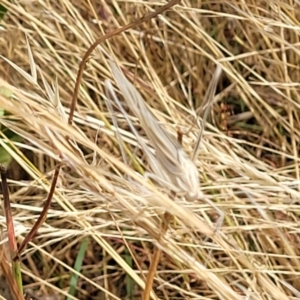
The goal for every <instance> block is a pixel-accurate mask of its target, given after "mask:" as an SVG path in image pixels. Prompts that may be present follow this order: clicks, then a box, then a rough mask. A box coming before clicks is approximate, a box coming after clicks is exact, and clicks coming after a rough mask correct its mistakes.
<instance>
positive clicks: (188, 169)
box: [109, 61, 201, 200]
mask: <svg viewBox="0 0 300 300" xmlns="http://www.w3.org/2000/svg"><path fill="white" fill-rule="evenodd" d="M109 63H110V66H111V69H112V73H113V75H114V77H115V80H116V83H117V85H118V87H119V89H120V91H121V93H122V95H123V97H124V99H125V101H126V103H127V105H128V106H129V108H130V110H131V111H132V112H133V113H134V115H135V116H136V117H137V118H138V119H139V121H140V123H141V126H142V128H143V129H144V130H145V132H146V134H147V136H148V138H149V140H150V142H151V144H152V146H153V148H154V150H155V158H156V159H155V160H153V159H150V161H149V164H150V167H151V169H152V171H153V173H154V174H155V176H157V177H158V183H159V181H161V182H167V183H168V184H171V185H172V186H174V191H175V192H179V193H182V194H184V195H185V196H186V198H187V199H188V200H193V199H197V198H198V197H199V196H201V192H200V189H199V175H198V170H197V168H196V166H195V164H194V163H193V161H192V160H191V159H190V158H189V157H188V155H187V154H186V153H185V152H184V150H183V149H182V147H181V145H180V144H179V142H178V141H177V140H176V138H175V137H174V136H172V135H171V134H170V133H169V132H167V130H166V129H165V128H163V127H162V126H161V125H160V124H159V123H158V120H157V119H156V117H155V116H154V115H153V113H152V112H151V111H150V110H149V109H148V107H147V105H146V103H145V101H144V99H143V98H142V96H141V94H140V93H139V92H138V91H137V89H136V88H135V87H134V86H133V85H132V84H131V83H130V82H129V81H128V80H127V79H126V77H125V76H124V74H123V72H122V71H121V70H120V69H119V68H118V67H117V66H116V64H115V63H114V62H112V61H109Z"/></svg>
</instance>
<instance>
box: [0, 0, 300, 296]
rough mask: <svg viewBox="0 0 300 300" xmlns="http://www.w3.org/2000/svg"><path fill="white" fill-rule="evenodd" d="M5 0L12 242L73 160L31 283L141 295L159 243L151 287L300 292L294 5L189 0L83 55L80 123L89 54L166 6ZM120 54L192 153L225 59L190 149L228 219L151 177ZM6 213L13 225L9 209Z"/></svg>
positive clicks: (33, 246) (1, 66) (298, 14)
mask: <svg viewBox="0 0 300 300" xmlns="http://www.w3.org/2000/svg"><path fill="white" fill-rule="evenodd" d="M1 4H2V5H4V6H5V7H7V10H8V11H7V13H6V14H5V16H4V18H3V19H2V20H1V23H0V26H1V27H0V30H1V31H0V32H1V34H0V45H1V50H0V53H1V60H0V108H1V109H4V110H5V111H7V112H9V114H8V115H5V116H3V117H1V124H2V126H6V127H7V128H9V129H10V130H11V131H13V132H15V133H16V134H18V135H19V136H21V137H22V141H21V142H13V141H11V140H9V139H7V138H6V137H5V135H4V134H1V139H0V146H1V147H2V148H4V149H6V150H7V151H9V153H10V154H11V155H12V157H13V159H14V162H13V163H12V164H11V165H10V167H9V174H10V176H9V181H8V182H9V186H10V191H11V202H12V209H13V217H14V222H15V226H16V228H15V230H16V235H17V238H18V242H20V243H21V242H22V241H23V239H24V238H25V236H26V234H27V233H28V232H29V230H30V229H31V228H32V226H33V225H34V223H35V221H36V220H37V218H38V216H39V213H40V212H41V210H42V206H43V202H44V201H45V199H46V197H47V193H48V191H49V187H50V183H51V178H52V176H53V173H54V169H55V167H56V166H57V164H59V163H63V164H64V165H63V167H62V170H61V172H60V176H59V182H58V185H57V189H56V192H55V196H54V199H53V202H52V204H51V208H50V210H49V212H48V215H47V219H46V220H45V222H44V224H43V226H42V227H41V228H40V229H39V232H38V235H37V236H35V237H34V239H33V240H32V241H31V242H30V243H29V245H28V246H27V248H26V249H25V251H24V252H23V254H22V256H21V260H22V272H23V273H22V274H23V282H24V291H25V292H26V293H27V295H29V296H30V297H32V298H33V299H80V300H83V299H141V295H142V293H143V290H144V289H145V282H146V277H147V274H148V271H149V265H150V263H151V261H152V259H153V253H154V252H155V251H156V250H157V248H159V249H161V250H162V255H161V257H160V260H159V262H158V267H157V270H156V272H155V276H154V281H153V289H152V293H151V299H166V300H167V299H230V300H235V299H281V300H286V299H299V298H300V284H299V280H298V278H299V275H300V259H299V258H300V248H299V244H300V243H299V242H300V240H299V233H298V231H299V201H298V199H300V181H299V179H300V178H299V177H300V172H299V163H300V162H299V158H298V152H299V150H298V149H299V144H300V143H299V142H300V118H299V113H298V111H299V108H300V92H299V60H300V55H299V45H300V42H299V29H300V24H299V21H298V20H300V4H299V1H295V0H282V1H273V0H268V1H251V0H245V1H206V2H204V1H200V0H199V1H198V0H182V1H181V2H180V4H179V5H176V6H175V7H173V8H172V9H170V10H168V11H167V12H165V13H163V14H162V15H161V16H160V17H158V18H156V19H153V20H151V21H148V22H146V23H143V24H142V25H140V26H138V27H135V28H133V29H130V30H128V31H127V32H125V33H122V34H120V35H116V36H114V37H112V38H111V39H109V40H107V41H106V42H104V43H103V44H101V45H100V46H98V47H97V49H96V50H95V51H94V52H93V55H92V56H91V58H90V59H89V61H88V63H87V65H86V68H85V71H84V75H83V79H82V82H81V88H80V93H79V101H78V105H77V107H76V112H75V116H74V122H73V126H70V125H67V117H68V114H69V111H70V110H69V107H70V101H71V98H72V93H73V90H74V83H75V79H76V74H77V71H78V67H79V64H80V61H81V58H82V57H83V55H84V53H85V51H86V50H87V49H88V47H89V46H90V45H91V44H92V43H93V42H94V41H95V39H96V38H97V37H99V36H101V35H103V34H105V33H108V32H110V31H112V30H114V29H116V28H118V27H120V26H123V25H125V24H127V23H129V22H131V21H133V20H135V19H136V18H140V17H142V16H143V15H145V14H146V13H148V12H150V11H153V10H154V9H157V8H158V7H160V6H161V5H163V4H165V2H164V3H162V1H129V0H124V1H96V0H90V1H79V0H78V1H69V0H64V1H62V0H58V1H53V0H49V1H8V0H4V1H1ZM111 60H113V61H115V62H116V64H117V66H118V67H120V68H121V70H122V72H123V73H124V74H125V76H126V78H127V79H128V80H129V82H131V83H132V84H133V85H134V86H135V88H136V89H137V90H138V91H139V92H140V94H141V96H142V98H143V99H144V100H145V101H146V103H147V107H148V108H149V111H151V113H152V114H153V116H154V117H155V118H156V119H157V120H158V122H159V124H160V126H162V128H163V129H164V130H165V131H166V132H168V134H170V135H173V137H174V139H175V138H176V135H177V134H178V131H180V132H183V133H184V135H183V141H182V148H183V150H184V152H185V153H186V154H187V155H188V156H189V157H190V158H192V156H193V153H194V149H195V147H196V145H197V139H198V138H199V133H200V130H201V128H199V125H200V127H201V124H202V123H201V120H202V117H203V114H204V111H205V107H207V106H206V105H205V103H204V105H203V98H204V96H205V94H206V91H207V88H208V86H209V84H210V82H211V80H212V77H213V75H214V72H215V70H216V66H217V65H219V66H221V67H222V75H221V79H220V83H219V84H218V87H217V93H216V96H215V97H214V101H213V103H212V106H211V108H210V112H209V116H208V122H207V124H206V128H205V130H204V133H203V137H202V139H201V146H200V150H199V152H197V153H198V155H197V157H196V158H195V166H196V168H197V173H198V174H197V175H198V176H199V186H198V187H199V189H200V191H201V193H202V194H203V195H204V196H205V198H207V199H208V200H209V201H210V202H211V203H214V206H217V207H218V210H220V211H222V213H223V214H224V215H225V219H224V222H223V224H222V225H221V227H219V228H218V230H215V225H216V223H217V221H218V218H219V212H218V210H216V208H215V207H214V206H212V205H209V204H208V201H203V200H201V197H200V198H196V200H195V199H194V200H192V201H186V197H185V196H184V195H180V196H177V195H174V194H172V193H171V190H172V189H171V188H169V185H168V184H165V185H164V184H162V183H161V182H160V183H159V184H157V181H156V180H155V178H154V180H152V179H153V177H151V176H150V177H149V176H145V173H146V174H147V173H148V174H149V173H150V175H151V174H152V175H154V174H153V173H151V172H153V170H152V169H151V167H152V166H151V163H149V160H148V159H146V158H145V156H146V155H147V154H146V153H145V151H143V145H147V149H149V151H150V152H149V153H151V157H152V158H153V159H155V158H156V159H157V156H155V155H156V154H157V153H156V152H157V150H158V148H155V147H156V145H153V144H151V137H150V136H149V135H147V133H149V132H147V130H146V128H143V122H142V121H141V120H139V119H138V118H137V115H136V114H135V113H134V111H133V110H132V108H130V107H128V105H126V101H124V100H126V99H125V98H126V95H124V94H122V93H121V92H120V89H119V86H118V83H117V82H116V81H115V79H116V78H115V77H114V75H113V73H112V71H111V68H110V65H109V62H110V61H111ZM108 80H109V81H108ZM108 82H111V86H110V89H111V90H110V91H111V93H109V94H110V95H108V93H107V83H108ZM112 89H114V92H115V95H116V96H117V97H118V99H119V100H120V103H121V104H122V107H123V108H124V110H125V112H126V113H125V114H124V113H122V110H121V109H120V106H118V105H117V103H115V102H114V101H113V100H114V97H113V95H112ZM108 96H110V97H108ZM126 116H127V118H126ZM128 121H129V122H128ZM130 124H132V126H133V127H134V129H135V132H133V131H132V128H131V126H130ZM148 125H149V124H148ZM144 127H145V126H144ZM66 136H68V137H70V139H71V142H70V143H68V142H67V141H66V139H65V137H66ZM179 136H180V134H179ZM144 149H145V148H144ZM154 150H156V151H154ZM168 150H170V149H168ZM170 151H171V150H170ZM172 184H174V181H173V182H172ZM191 192H192V191H191ZM166 212H167V213H168V214H169V215H171V216H172V217H171V219H170V223H169V226H168V230H167V232H166V234H165V235H163V236H161V235H160V231H161V227H162V224H161V223H162V221H163V218H164V216H165V214H164V213H166ZM0 224H1V227H3V230H4V233H5V219H4V215H3V214H2V212H1V214H0ZM0 231H1V230H0ZM3 236H5V235H3ZM6 242H7V240H5V239H3V241H2V242H1V244H5V243H6ZM85 245H86V250H85V251H83V250H82V249H85ZM5 247H6V246H5ZM0 252H1V251H0ZM81 255H82V257H81ZM80 259H81V263H82V265H81V267H80V268H79V269H78V268H77V267H78V266H77V264H76V262H78V260H80ZM1 274H2V273H1V272H0V275H1ZM74 274H76V275H77V277H76V276H75V275H74ZM74 280H75V281H74ZM74 282H75V286H73V285H72V284H74ZM72 287H73V288H72ZM67 297H69V298H67Z"/></svg>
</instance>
